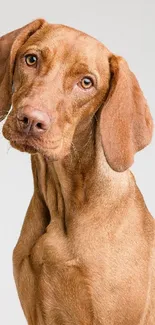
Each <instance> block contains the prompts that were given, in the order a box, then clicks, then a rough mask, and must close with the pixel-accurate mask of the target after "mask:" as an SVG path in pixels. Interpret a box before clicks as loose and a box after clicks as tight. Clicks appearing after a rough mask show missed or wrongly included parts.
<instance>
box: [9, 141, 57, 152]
mask: <svg viewBox="0 0 155 325" xmlns="http://www.w3.org/2000/svg"><path fill="white" fill-rule="evenodd" d="M60 142H61V139H56V140H53V141H52V144H53V145H52V144H51V146H50V147H44V146H41V145H39V144H38V143H30V141H29V139H11V140H10V144H12V145H18V146H22V147H24V149H25V151H27V150H35V151H43V150H56V149H57V148H58V147H59V143H60Z"/></svg>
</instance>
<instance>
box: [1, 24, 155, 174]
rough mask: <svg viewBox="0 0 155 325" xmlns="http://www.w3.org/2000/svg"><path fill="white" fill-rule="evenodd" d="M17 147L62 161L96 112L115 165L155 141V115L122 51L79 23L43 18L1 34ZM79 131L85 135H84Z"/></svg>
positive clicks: (9, 124) (6, 97)
mask: <svg viewBox="0 0 155 325" xmlns="http://www.w3.org/2000/svg"><path fill="white" fill-rule="evenodd" d="M11 105H12V110H11V112H10V113H9V115H8V117H7V120H6V122H5V124H4V127H3V134H4V136H5V137H6V138H7V139H8V140H10V142H11V144H12V146H14V147H16V148H17V149H19V150H21V151H28V152H30V153H35V152H37V151H38V152H40V153H42V154H44V155H46V156H48V157H51V158H53V159H59V158H60V159H61V158H62V157H64V156H65V155H67V154H68V153H69V151H70V148H71V144H72V142H73V138H74V136H75V133H77V134H78V132H77V130H78V128H79V129H80V127H83V128H86V127H87V125H88V124H90V123H91V121H92V119H93V117H94V116H95V114H96V113H97V112H99V115H100V133H101V142H102V146H103V150H104V154H105V157H106V159H107V161H108V163H109V165H110V166H111V168H113V169H114V170H116V171H124V170H126V169H127V168H129V167H130V166H131V164H132V162H133V156H134V153H135V152H137V151H139V150H141V149H142V148H144V147H145V146H146V145H147V144H149V142H150V140H151V137H152V130H153V123H152V118H151V115H150V112H149V109H148V106H147V103H146V101H145V99H144V96H143V94H142V91H141V89H140V87H139V84H138V82H137V80H136V78H135V76H134V75H133V73H132V72H131V71H130V70H129V68H128V65H127V63H126V62H125V60H124V59H123V58H121V57H117V56H115V55H113V54H112V53H111V52H110V51H108V50H107V49H106V48H105V47H104V46H103V45H102V44H101V43H100V42H98V41H97V40H95V39H94V38H92V37H90V36H88V35H86V34H84V33H82V32H80V31H77V30H75V29H72V28H69V27H66V26H62V25H50V24H48V23H46V22H45V21H44V20H36V21H34V22H32V23H31V24H29V25H27V26H25V27H23V28H21V29H19V30H16V31H14V32H12V33H9V34H7V35H5V36H3V37H1V39H0V118H1V120H2V119H3V118H4V117H5V116H6V115H7V114H8V112H9V110H10V107H11ZM78 136H80V134H78Z"/></svg>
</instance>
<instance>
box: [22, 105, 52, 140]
mask: <svg viewBox="0 0 155 325" xmlns="http://www.w3.org/2000/svg"><path fill="white" fill-rule="evenodd" d="M17 123H18V127H19V128H20V131H22V132H24V133H26V134H28V133H31V134H33V135H40V134H42V133H43V132H46V131H47V130H48V128H49V126H50V118H49V116H48V114H47V113H45V112H43V111H40V110H37V109H34V108H30V107H24V108H22V109H20V110H19V112H18V114H17Z"/></svg>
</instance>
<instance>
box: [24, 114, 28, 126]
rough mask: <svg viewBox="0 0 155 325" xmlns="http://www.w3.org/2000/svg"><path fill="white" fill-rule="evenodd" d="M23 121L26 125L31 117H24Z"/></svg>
mask: <svg viewBox="0 0 155 325" xmlns="http://www.w3.org/2000/svg"><path fill="white" fill-rule="evenodd" d="M23 123H24V124H26V125H27V124H29V119H28V118H27V117H26V116H25V117H24V118H23Z"/></svg>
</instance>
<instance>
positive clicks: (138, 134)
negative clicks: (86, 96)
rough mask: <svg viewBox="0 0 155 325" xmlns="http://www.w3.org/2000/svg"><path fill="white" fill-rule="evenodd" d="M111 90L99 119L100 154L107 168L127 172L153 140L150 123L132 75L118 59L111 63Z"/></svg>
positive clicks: (141, 94)
mask: <svg viewBox="0 0 155 325" xmlns="http://www.w3.org/2000/svg"><path fill="white" fill-rule="evenodd" d="M110 68H111V86H110V91H109V95H108V97H107V100H106V102H105V104H104V106H103V108H102V112H101V116H100V132H101V139H102V145H103V150H104V153H105V157H106V160H107V162H108V164H109V165H110V167H111V168H112V169H113V170H115V171H118V172H122V171H125V170H126V169H128V168H129V167H130V166H131V165H132V163H133V161H134V154H135V153H136V152H137V151H139V150H141V149H143V148H144V147H145V146H147V145H148V144H149V143H150V141H151V138H152V133H153V121H152V117H151V114H150V111H149V108H148V106H147V102H146V100H145V98H144V96H143V93H142V91H141V89H140V86H139V84H138V81H137V79H136V77H135V76H134V74H133V73H132V72H131V71H130V70H129V67H128V65H127V63H126V61H125V60H124V59H123V58H121V57H116V56H114V55H113V56H112V57H111V59H110Z"/></svg>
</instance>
